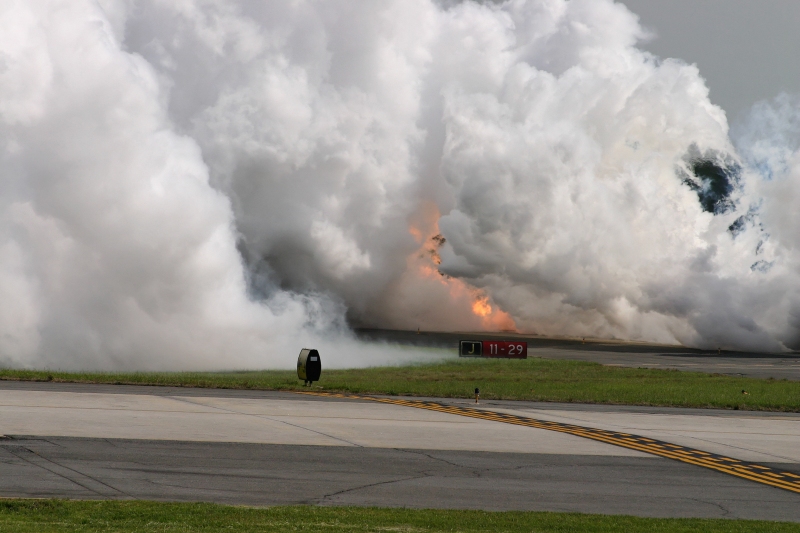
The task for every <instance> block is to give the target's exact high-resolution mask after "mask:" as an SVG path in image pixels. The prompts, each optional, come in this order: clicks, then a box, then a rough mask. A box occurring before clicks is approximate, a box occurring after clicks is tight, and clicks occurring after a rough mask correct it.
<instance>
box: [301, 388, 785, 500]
mask: <svg viewBox="0 0 800 533" xmlns="http://www.w3.org/2000/svg"><path fill="white" fill-rule="evenodd" d="M295 392H298V393H299V394H309V395H312V396H327V397H331V398H347V399H352V400H368V401H372V402H379V403H388V404H392V405H403V406H406V407H415V408H417V409H427V410H429V411H438V412H440V413H447V414H452V415H459V416H468V417H470V418H480V419H482V420H493V421H495V422H504V423H506V424H514V425H517V426H527V427H532V428H537V429H547V430H549V431H557V432H559V433H567V434H569V435H575V436H578V437H584V438H586V439H591V440H596V441H599V442H605V443H607V444H613V445H614V446H620V447H622V448H628V449H631V450H637V451H640V452H644V453H649V454H652V455H657V456H659V457H665V458H667V459H674V460H676V461H680V462H682V463H688V464H692V465H696V466H702V467H704V468H709V469H711V470H716V471H717V472H722V473H724V474H730V475H732V476H736V477H739V478H743V479H748V480H750V481H755V482H757V483H762V484H764V485H769V486H771V487H777V488H779V489H784V490H788V491H791V492H795V493H798V494H800V475H798V474H795V473H793V472H784V471H781V470H776V469H774V468H770V467H768V466H763V465H759V464H756V463H747V462H744V461H740V460H738V459H733V458H730V457H726V456H724V455H719V454H716V453H711V452H706V451H703V450H696V449H694V448H688V447H686V446H681V445H680V444H672V443H670V442H665V441H662V440H657V439H651V438H649V437H642V436H640V435H632V434H630V433H621V432H619V431H609V430H605V429H598V428H593V427H587V426H576V425H573V424H564V423H562V422H552V421H549V420H539V419H536V418H528V417H526V416H519V415H511V414H507V413H499V412H496V411H487V410H484V409H475V408H472V407H461V406H457V405H445V404H442V403H438V402H429V401H423V400H398V399H394V398H378V397H375V396H360V395H356V394H341V393H338V392H321V391H318V392H313V391H295Z"/></svg>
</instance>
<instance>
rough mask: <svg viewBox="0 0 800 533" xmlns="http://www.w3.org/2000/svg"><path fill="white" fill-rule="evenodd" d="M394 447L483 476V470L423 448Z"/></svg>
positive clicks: (476, 475)
mask: <svg viewBox="0 0 800 533" xmlns="http://www.w3.org/2000/svg"><path fill="white" fill-rule="evenodd" d="M394 449H395V450H397V451H399V452H405V453H410V454H414V455H422V456H424V457H427V458H428V459H433V460H434V461H438V462H442V463H445V464H447V465H450V466H454V467H456V468H460V469H463V470H467V471H470V472H472V474H473V475H474V476H475V477H481V476H482V472H481V470H475V469H471V468H470V467H469V466H467V465H460V464H458V463H454V462H452V461H448V460H447V459H442V458H441V457H436V456H434V455H432V454H431V453H428V452H425V451H423V450H408V449H403V448H394ZM483 470H488V469H483Z"/></svg>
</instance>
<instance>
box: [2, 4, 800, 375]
mask: <svg viewBox="0 0 800 533" xmlns="http://www.w3.org/2000/svg"><path fill="white" fill-rule="evenodd" d="M643 38H646V35H645V33H644V32H643V31H642V29H641V28H640V26H639V24H638V21H637V18H636V17H635V15H633V14H631V13H630V12H629V11H628V10H627V9H626V8H625V7H624V6H622V5H620V4H615V3H613V2H612V1H611V0H570V1H565V0H528V1H522V0H510V1H507V2H504V3H476V2H472V1H465V2H453V3H451V2H437V1H434V0H385V1H380V2H378V1H373V0H370V1H363V2H354V1H349V0H348V1H346V2H345V1H338V0H326V1H319V0H318V1H312V0H300V1H297V2H250V1H246V0H240V1H238V2H237V1H230V0H180V1H175V0H130V1H124V0H101V1H97V0H50V1H47V0H26V1H19V0H6V1H4V2H0V172H2V182H0V183H2V185H0V302H2V303H1V304H0V361H2V362H4V363H5V364H7V365H14V366H50V367H60V368H141V369H148V368H187V369H188V368H255V367H281V366H282V367H285V366H287V364H288V365H289V366H291V362H292V358H293V357H294V355H295V354H296V352H297V351H298V350H299V348H301V347H302V346H303V345H306V344H312V343H313V344H314V345H315V346H316V347H319V348H320V349H324V348H326V347H327V348H328V350H327V352H326V351H323V357H324V354H325V353H328V354H330V355H329V358H328V359H327V360H326V363H329V364H331V363H332V364H333V365H334V366H345V365H363V364H375V363H384V362H387V361H402V360H409V359H411V358H414V357H420V355H419V354H412V353H410V352H408V351H404V350H400V349H391V348H388V347H386V346H369V345H364V344H361V343H358V342H356V341H354V340H353V337H352V335H351V334H350V333H348V327H349V326H353V325H356V326H372V327H387V328H407V329H416V328H422V329H446V330H476V329H493V330H497V329H514V328H516V329H518V330H520V331H527V332H534V333H540V334H559V335H578V336H589V335H591V336H599V337H617V338H627V339H641V340H652V341H660V342H668V343H684V344H687V345H692V346H702V347H718V346H720V347H725V348H745V349H754V350H783V349H787V348H789V349H792V348H798V347H800V299H798V290H799V289H800V276H799V275H798V273H800V269H798V266H800V265H798V260H800V255H798V249H800V232H798V231H797V228H798V227H800V225H798V224H799V223H800V220H798V217H800V214H798V213H799V212H800V211H798V210H797V209H795V208H794V207H793V206H796V205H798V201H800V152H798V144H799V142H798V139H800V111H798V109H800V105H798V102H797V101H795V100H793V99H792V98H791V97H788V96H784V97H781V98H778V99H777V100H776V101H775V102H773V103H762V104H759V105H758V106H756V107H755V108H754V110H753V113H752V116H751V119H750V120H749V122H748V123H747V124H745V125H743V126H742V127H741V129H740V131H737V132H736V134H735V135H734V137H735V142H734V141H732V140H731V136H730V135H729V132H728V124H727V121H726V117H725V114H724V113H723V111H722V110H721V109H720V108H718V107H716V106H714V105H713V104H712V103H711V102H710V101H709V98H708V90H707V88H706V87H705V84H704V82H703V79H702V78H701V76H700V73H698V71H697V69H696V67H694V66H691V65H687V64H685V63H683V62H681V61H678V60H671V59H666V60H661V59H659V58H656V57H653V56H651V55H649V54H647V53H645V52H642V51H641V50H639V49H638V48H637V47H636V45H637V42H639V41H640V40H641V39H643ZM423 356H424V354H423ZM287 361H288V363H287Z"/></svg>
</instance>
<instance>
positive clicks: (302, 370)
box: [297, 348, 322, 385]
mask: <svg viewBox="0 0 800 533" xmlns="http://www.w3.org/2000/svg"><path fill="white" fill-rule="evenodd" d="M321 373H322V361H320V358H319V352H318V351H317V350H312V349H309V348H303V349H302V350H300V356H299V357H298V358H297V377H298V378H300V379H302V380H303V381H304V383H303V384H304V385H311V384H312V383H313V382H315V381H319V375H320V374H321Z"/></svg>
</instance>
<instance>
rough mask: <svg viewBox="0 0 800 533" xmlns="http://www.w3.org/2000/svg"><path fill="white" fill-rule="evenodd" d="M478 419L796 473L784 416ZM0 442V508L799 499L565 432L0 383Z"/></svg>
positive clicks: (673, 512)
mask: <svg viewBox="0 0 800 533" xmlns="http://www.w3.org/2000/svg"><path fill="white" fill-rule="evenodd" d="M449 402H450V403H451V404H453V405H460V404H466V402H464V401H463V400H450V401H449ZM459 402H460V403H459ZM479 407H481V408H484V409H491V410H493V411H497V412H508V413H520V414H524V415H525V416H535V417H536V418H537V419H542V420H553V421H563V422H569V423H578V424H583V425H587V426H588V425H591V426H593V427H598V428H604V429H608V430H613V431H621V430H625V431H629V432H631V433H636V434H638V435H644V436H647V437H651V438H658V439H663V440H667V441H669V442H675V443H678V444H682V445H686V446H693V447H695V448H700V449H705V450H708V451H709V452H713V453H723V454H727V455H728V456H730V457H735V458H738V459H744V460H750V461H759V462H760V463H761V464H763V465H766V466H770V467H773V468H777V469H781V470H784V471H789V472H796V473H798V474H800V447H797V446H796V443H797V442H800V415H797V414H791V413H748V412H730V411H727V412H725V411H714V410H699V409H698V410H682V409H672V408H631V407H627V408H623V407H615V406H581V405H576V404H561V405H559V404H538V403H534V402H485V403H482V404H480V405H479ZM0 432H2V433H3V434H4V435H5V437H4V438H2V439H0V495H1V496H5V497H23V496H24V497H68V498H90V499H94V498H112V499H128V498H144V499H154V500H170V501H213V502H220V503H233V504H247V505H276V504H300V503H309V504H319V505H376V506H402V507H433V508H463V509H486V510H510V509H516V510H552V511H576V512H592V513H608V514H633V515H639V516H672V517H687V516H691V517H727V518H754V519H768V520H789V521H796V522H800V495H798V494H796V493H792V492H789V491H786V490H781V489H778V488H774V487H770V486H766V485H763V484H759V483H755V482H752V481H748V480H745V479H740V478H737V477H733V476H730V475H726V474H724V473H720V472H716V471H713V470H710V469H707V468H701V467H697V466H693V465H690V464H684V463H681V462H678V461H674V460H669V459H664V458H660V457H655V456H652V455H648V454H646V453H642V452H637V451H634V450H628V449H625V448H621V447H618V446H612V445H610V444H605V443H602V442H595V441H591V440H589V439H584V438H581V437H578V436H575V435H566V434H560V433H558V432H554V431H548V430H543V429H534V428H528V427H519V426H513V425H510V424H504V423H501V422H494V421H489V420H476V419H471V418H466V417H462V416H456V415H453V414H447V413H440V412H430V411H425V410H420V409H413V408H408V407H403V406H399V405H384V404H380V403H376V402H364V401H353V400H347V399H336V398H315V397H308V396H303V395H299V394H292V393H276V392H264V391H225V390H209V389H180V388H169V387H164V388H160V387H135V386H113V385H98V386H94V385H78V384H58V383H20V382H16V383H15V382H0Z"/></svg>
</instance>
